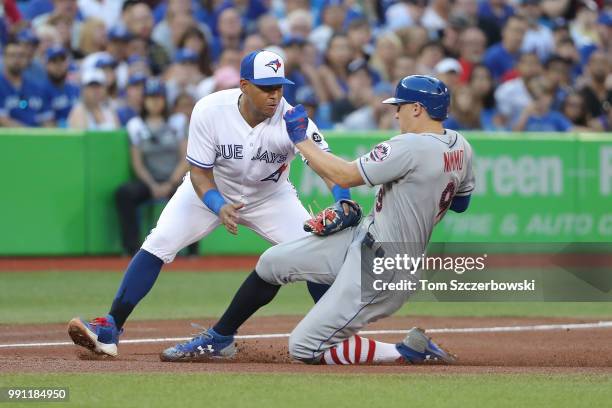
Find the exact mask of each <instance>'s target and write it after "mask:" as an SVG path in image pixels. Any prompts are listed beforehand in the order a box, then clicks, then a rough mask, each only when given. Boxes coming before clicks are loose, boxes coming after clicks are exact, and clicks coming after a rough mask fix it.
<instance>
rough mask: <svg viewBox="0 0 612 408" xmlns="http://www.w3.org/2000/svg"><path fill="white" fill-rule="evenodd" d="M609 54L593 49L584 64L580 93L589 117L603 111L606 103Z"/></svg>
mask: <svg viewBox="0 0 612 408" xmlns="http://www.w3.org/2000/svg"><path fill="white" fill-rule="evenodd" d="M611 58H612V57H611V56H610V55H609V54H606V53H605V52H603V51H595V52H593V53H592V54H591V56H590V57H589V63H588V64H587V66H586V70H585V78H584V81H583V82H584V85H583V86H582V89H581V90H580V93H581V94H582V96H583V97H584V100H585V103H586V107H587V112H588V114H589V118H596V117H598V116H601V115H602V114H603V113H604V105H605V103H606V96H607V91H606V79H607V78H608V76H609V75H610V74H612V68H611Z"/></svg>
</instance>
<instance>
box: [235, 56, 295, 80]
mask: <svg viewBox="0 0 612 408" xmlns="http://www.w3.org/2000/svg"><path fill="white" fill-rule="evenodd" d="M240 78H242V79H246V80H247V81H249V82H251V83H253V84H255V85H261V86H268V85H294V83H293V82H292V81H290V80H288V79H287V78H285V62H284V61H283V59H282V58H281V56H280V55H278V54H276V53H274V52H272V51H267V50H257V51H253V52H251V53H250V54H248V55H247V56H245V57H244V58H243V59H242V62H241V63H240Z"/></svg>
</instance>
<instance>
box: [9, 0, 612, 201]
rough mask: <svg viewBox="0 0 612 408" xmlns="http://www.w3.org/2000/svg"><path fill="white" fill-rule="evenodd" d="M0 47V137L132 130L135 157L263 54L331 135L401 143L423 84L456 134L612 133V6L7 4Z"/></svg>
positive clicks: (600, 2)
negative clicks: (25, 130) (446, 95)
mask: <svg viewBox="0 0 612 408" xmlns="http://www.w3.org/2000/svg"><path fill="white" fill-rule="evenodd" d="M0 44H1V45H2V55H1V56H0V66H1V71H0V126H4V127H18V126H33V127H67V128H76V129H92V130H95V129H99V130H110V129H117V128H128V131H130V129H133V132H132V133H134V134H130V138H131V140H132V141H133V143H136V141H140V140H141V139H142V137H140V136H138V132H141V133H143V132H144V131H142V130H139V129H141V128H143V126H145V125H147V124H148V122H147V118H146V117H143V116H146V111H149V112H150V111H151V107H154V105H155V103H157V102H152V101H153V100H158V99H163V104H162V105H161V106H163V108H162V107H160V108H159V109H155V112H157V111H158V110H159V112H158V113H159V114H160V115H161V117H162V118H163V121H165V123H166V124H167V126H166V127H165V128H164V131H165V132H175V133H184V132H186V130H185V129H186V126H187V123H188V119H189V115H190V113H191V110H192V108H193V105H194V103H195V102H196V101H197V100H198V99H199V98H202V97H204V96H206V95H208V94H210V93H212V92H215V91H218V90H222V89H227V88H233V87H237V86H238V84H239V80H240V74H239V65H240V60H241V57H242V56H243V55H245V54H246V53H249V52H250V51H253V50H255V49H259V48H267V49H270V50H272V51H275V52H277V53H278V54H280V55H281V56H282V57H283V58H284V60H285V72H286V75H287V77H288V78H289V79H291V80H292V81H293V82H295V84H296V85H295V86H286V87H285V89H284V96H285V98H286V99H287V101H288V102H289V103H291V104H297V103H301V104H303V105H305V106H306V107H307V108H308V110H309V112H310V115H311V117H312V118H314V119H315V121H316V122H317V124H318V126H319V127H320V128H322V129H331V128H335V129H342V130H372V129H392V128H394V127H395V126H397V125H396V123H395V121H394V111H393V109H390V108H389V107H388V106H385V105H382V104H381V103H380V101H381V100H383V99H385V98H387V97H389V96H390V95H392V93H393V91H394V87H395V85H396V83H397V81H398V80H399V79H400V78H402V77H404V76H406V75H410V74H428V75H435V76H437V77H439V78H440V79H442V80H443V81H444V82H445V83H446V84H447V85H448V87H449V88H450V90H451V92H452V109H451V114H450V116H449V118H448V120H447V121H446V123H445V126H446V127H447V128H451V129H457V130H469V129H483V130H487V131H497V130H514V131H567V130H580V131H588V130H595V131H606V132H609V131H611V130H612V108H611V104H612V68H611V66H612V1H610V0H404V1H393V0H379V1H374V0H361V1H360V0H312V1H308V0H287V1H281V0H251V1H245V0H146V1H143V0H0ZM147 96H149V97H151V98H150V101H149V104H150V105H151V106H149V107H148V108H147V107H146V106H145V99H146V98H147ZM160 103H161V102H160ZM155 106H157V105H155ZM181 117H182V119H181ZM171 118H172V119H171ZM177 118H178V119H177ZM133 119H136V122H135V121H134V120H133ZM130 121H132V125H131V126H128V123H129V122H130ZM149 121H150V119H149ZM153 122H155V121H153ZM135 123H136V124H135ZM170 124H171V125H170ZM147 126H148V125H147ZM160 126H161V125H160ZM144 128H145V129H148V128H147V127H146V126H145V127H144ZM147 132H148V134H153V133H155V132H153V131H151V129H148V130H146V132H145V133H147ZM162 133H163V132H162ZM185 136H186V135H185V134H182V135H180V136H176V137H175V141H176V143H178V144H180V143H182V142H180V143H179V141H181V140H183V138H184V137H185ZM169 167H172V166H169ZM172 170H173V169H172V168H168V169H166V170H165V171H166V173H168V174H164V175H163V177H166V178H169V177H170V178H171V177H172V176H173V174H172ZM177 174H178V173H177ZM160 177H161V176H160ZM158 190H159V191H156V194H155V196H160V197H161V196H165V195H167V194H168V193H169V192H170V191H171V190H172V187H171V186H169V185H166V186H163V188H162V187H159V188H158ZM161 190H163V191H161ZM166 190H167V191H166Z"/></svg>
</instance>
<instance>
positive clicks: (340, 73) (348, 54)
mask: <svg viewBox="0 0 612 408" xmlns="http://www.w3.org/2000/svg"><path fill="white" fill-rule="evenodd" d="M354 55H355V54H354V52H353V49H352V48H351V44H350V43H349V40H348V38H347V36H346V35H344V34H334V35H333V36H332V38H331V39H330V40H329V46H328V47H327V50H326V51H325V55H324V60H323V65H321V66H320V67H319V74H320V76H321V82H322V83H323V87H324V89H325V92H326V96H325V97H324V98H323V100H321V102H327V101H330V102H331V101H336V100H339V99H343V98H345V97H346V93H347V91H348V85H347V79H348V64H349V63H350V62H351V61H352V60H353V57H354Z"/></svg>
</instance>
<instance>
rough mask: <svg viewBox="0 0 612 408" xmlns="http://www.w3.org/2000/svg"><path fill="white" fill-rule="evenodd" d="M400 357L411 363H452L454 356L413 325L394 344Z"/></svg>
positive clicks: (454, 359) (454, 360)
mask: <svg viewBox="0 0 612 408" xmlns="http://www.w3.org/2000/svg"><path fill="white" fill-rule="evenodd" d="M395 347H396V348H397V351H398V352H399V353H400V354H401V355H402V358H403V359H404V360H405V361H406V362H408V363H411V364H422V363H427V362H436V361H442V362H445V363H449V364H452V363H454V362H456V361H457V359H456V358H455V356H453V355H452V354H450V353H448V352H447V351H445V350H444V349H443V348H442V347H440V346H438V345H437V344H436V343H434V342H433V340H432V339H430V338H429V337H427V336H426V335H425V332H424V331H423V329H419V328H418V327H413V328H412V329H410V330H409V331H408V334H407V335H406V337H405V338H404V340H402V342H401V343H397V344H396V345H395Z"/></svg>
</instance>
